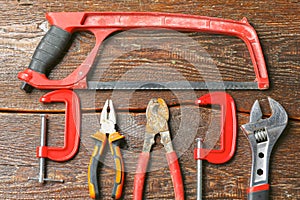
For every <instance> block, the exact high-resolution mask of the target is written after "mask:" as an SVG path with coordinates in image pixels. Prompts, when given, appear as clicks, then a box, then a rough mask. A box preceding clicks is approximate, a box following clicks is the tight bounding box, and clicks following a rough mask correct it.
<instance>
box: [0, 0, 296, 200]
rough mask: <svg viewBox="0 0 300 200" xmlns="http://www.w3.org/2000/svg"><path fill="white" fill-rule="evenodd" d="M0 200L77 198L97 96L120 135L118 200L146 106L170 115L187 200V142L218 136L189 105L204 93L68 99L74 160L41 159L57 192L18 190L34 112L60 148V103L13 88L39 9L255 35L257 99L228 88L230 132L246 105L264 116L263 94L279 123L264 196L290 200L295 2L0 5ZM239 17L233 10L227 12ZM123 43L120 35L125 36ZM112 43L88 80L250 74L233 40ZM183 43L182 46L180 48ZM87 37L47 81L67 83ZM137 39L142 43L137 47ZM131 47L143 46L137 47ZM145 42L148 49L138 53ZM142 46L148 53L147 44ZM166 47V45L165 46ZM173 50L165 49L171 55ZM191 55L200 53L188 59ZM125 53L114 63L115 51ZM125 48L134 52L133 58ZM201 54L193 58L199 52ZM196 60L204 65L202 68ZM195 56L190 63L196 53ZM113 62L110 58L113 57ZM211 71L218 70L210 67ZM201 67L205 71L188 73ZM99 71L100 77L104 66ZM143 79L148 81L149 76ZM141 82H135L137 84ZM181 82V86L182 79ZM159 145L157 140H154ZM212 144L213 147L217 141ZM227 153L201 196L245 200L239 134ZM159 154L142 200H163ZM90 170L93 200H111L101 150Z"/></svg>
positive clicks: (170, 36) (191, 181)
mask: <svg viewBox="0 0 300 200" xmlns="http://www.w3.org/2000/svg"><path fill="white" fill-rule="evenodd" d="M0 3H1V5H2V6H1V8H0V10H1V11H2V12H1V13H3V14H2V15H0V54H1V56H0V63H1V64H2V67H1V68H0V88H1V89H0V122H1V125H2V131H1V133H0V135H1V140H0V157H1V158H2V159H1V160H0V196H1V197H2V198H3V199H67V198H71V199H88V198H89V197H88V187H87V165H88V162H89V159H90V155H91V151H92V148H93V145H94V142H93V141H92V140H91V139H90V135H91V134H93V133H94V132H95V131H96V130H97V129H98V128H99V123H98V117H99V112H100V111H101V109H102V107H103V103H104V101H105V100H106V99H108V98H111V99H113V101H114V103H115V105H116V107H117V111H118V122H119V124H118V125H119V127H120V131H121V133H123V134H124V135H125V136H126V140H125V142H124V144H123V145H122V153H123V155H124V158H125V159H124V160H125V167H126V177H125V178H126V183H125V187H124V195H123V199H132V191H133V180H134V172H135V167H136V162H137V158H138V153H139V152H140V151H141V148H142V143H143V133H144V127H145V115H144V112H145V109H146V106H147V103H148V101H149V99H150V98H153V97H162V98H164V99H165V100H166V101H167V103H168V105H169V106H170V110H171V116H170V117H171V118H170V129H171V134H172V138H173V143H174V148H175V150H176V152H177V154H178V155H179V157H180V158H179V162H180V166H181V170H182V174H183V179H184V185H185V193H186V198H187V199H195V198H196V180H195V176H196V163H195V161H194V159H193V148H194V138H195V137H199V136H202V137H204V136H205V133H206V131H207V130H208V127H209V130H211V132H212V133H217V132H218V126H217V124H218V122H219V121H218V117H219V114H218V111H215V110H211V109H210V107H207V108H198V107H197V106H195V105H194V101H195V99H196V98H198V97H200V96H201V95H203V94H206V93H207V91H196V92H194V91H163V92H162V91H135V92H131V91H98V92H94V91H76V93H78V95H79V97H80V99H81V107H82V112H83V115H82V130H81V144H80V149H79V152H78V154H77V155H76V157H75V158H74V159H72V160H70V161H68V162H62V163H58V162H53V161H48V162H47V172H48V176H49V177H52V178H57V179H64V180H65V183H64V184H56V183H47V184H45V185H40V184H38V183H36V182H33V181H27V177H28V176H30V177H34V176H37V173H38V168H37V167H38V162H37V159H36V157H35V149H36V146H38V145H39V129H40V127H39V124H40V121H39V113H41V112H47V113H49V135H48V144H50V145H54V146H58V145H63V131H64V127H63V124H64V114H63V113H64V109H65V108H64V107H65V106H64V105H63V104H62V103H55V104H49V105H43V104H41V103H39V98H40V97H41V96H42V95H43V94H45V93H46V92H48V91H40V90H34V91H33V92H32V93H31V94H25V93H24V92H22V91H20V90H19V85H20V81H19V80H18V79H17V74H18V72H20V71H22V70H23V69H25V68H26V67H27V66H28V64H29V62H30V58H31V56H32V54H33V52H34V49H35V48H36V46H37V44H38V43H39V41H40V40H41V38H42V37H43V35H45V33H46V32H45V31H46V30H47V24H46V20H45V17H44V15H45V13H46V12H58V11H69V12H71V11H73V12H76V11H146V12H150V11H152V12H171V13H185V14H195V15H205V16H212V17H220V18H226V19H234V20H240V19H242V18H243V17H247V18H248V21H249V22H250V23H251V24H252V25H253V26H254V28H255V29H256V31H257V33H258V36H259V38H260V41H261V45H262V48H263V52H264V56H265V59H266V63H267V67H268V73H269V77H270V81H271V87H270V89H269V90H267V91H228V92H229V93H230V94H231V95H232V96H233V97H234V99H235V102H236V106H237V110H238V111H239V114H238V123H239V125H241V124H243V123H246V122H247V121H248V118H249V115H248V114H247V113H249V112H250V109H251V106H252V104H253V102H254V100H256V99H259V100H261V101H260V103H261V106H262V110H263V113H264V114H265V116H266V117H268V116H269V115H270V114H271V110H270V108H269V105H268V102H267V99H266V97H267V96H270V97H272V98H274V99H275V100H277V101H279V102H280V103H281V104H282V105H283V106H284V107H285V109H286V110H287V112H288V114H289V117H290V122H289V124H288V127H287V129H286V130H285V132H284V134H283V135H282V136H281V137H280V139H279V141H278V142H277V144H276V146H275V148H274V150H273V154H272V158H271V169H270V173H271V176H270V183H271V199H292V200H293V199H299V198H300V193H299V191H300V190H299V182H300V177H299V173H298V171H299V167H298V166H299V164H300V160H299V153H298V151H297V150H298V149H299V148H298V146H297V144H298V141H300V138H299V134H298V133H299V127H300V124H299V119H300V115H299V113H300V112H299V111H300V100H299V91H300V90H299V77H300V70H299V66H300V59H299V55H300V53H299V48H298V46H299V41H300V37H299V36H300V34H299V33H300V28H299V27H300V26H299V25H300V20H299V19H300V17H299V15H298V13H299V10H300V3H299V1H297V0H291V1H283V0H279V1H276V2H264V1H255V2H251V3H247V2H245V1H205V2H202V1H195V0H183V1H161V0H157V1H151V3H150V2H148V1H144V0H139V1H109V0H106V1H101V2H100V3H99V1H94V0H92V1H76V2H74V1H71V0H66V1H63V2H59V3H58V2H57V1H46V0H41V1H31V0H18V1H4V0H0ZM237 11H238V12H237ZM126 34H127V35H126ZM126 34H115V35H114V36H111V37H109V39H108V40H106V42H105V44H104V47H103V49H102V51H101V52H99V54H100V55H99V56H98V57H99V62H98V63H97V68H96V69H95V68H94V69H93V73H92V74H90V78H91V79H92V80H99V79H101V80H106V81H108V80H120V79H122V78H127V79H130V80H135V79H137V80H141V79H144V80H148V79H151V78H154V79H155V80H171V81H173V80H175V79H176V80H179V79H180V78H181V79H182V78H186V79H187V80H203V76H204V75H205V77H207V79H214V78H217V76H216V72H217V73H220V74H221V75H222V78H223V79H224V80H237V81H252V80H253V79H254V78H255V77H254V73H253V69H252V64H251V63H250V59H249V53H248V52H247V49H246V47H245V45H244V44H243V43H242V42H241V40H239V39H236V38H233V37H227V36H217V35H210V34H203V33H184V34H185V35H184V36H185V37H188V38H190V39H191V40H192V41H195V43H193V42H192V43H188V42H187V41H188V40H187V38H185V37H183V36H180V35H178V34H183V33H176V32H162V33H158V32H155V31H150V32H147V34H146V33H145V31H144V32H138V33H137V32H133V33H132V32H131V33H130V34H129V33H127V32H126ZM182 38H184V39H186V40H184V41H185V43H184V44H180V42H181V41H182ZM94 42H95V38H94V37H93V35H91V34H90V33H86V32H80V33H76V34H75V36H74V40H73V43H72V45H71V47H70V49H69V50H68V52H67V55H66V57H65V58H64V59H63V60H62V61H61V63H60V64H59V65H58V66H57V67H55V69H54V70H53V71H52V73H51V76H50V78H51V79H61V78H63V77H65V76H67V75H68V74H70V73H71V72H72V71H73V70H74V69H75V68H76V67H77V66H78V65H79V64H80V63H81V62H82V61H83V60H84V59H85V57H86V56H87V55H88V53H89V51H90V50H91V48H92V47H93V44H94ZM147 42H148V43H147ZM141 43H143V44H144V46H146V47H149V46H150V47H152V46H153V47H157V46H158V47H159V48H157V49H156V48H146V49H141V50H139V48H141V47H143V46H141ZM145 44H147V45H148V46H147V45H145ZM151 45H152V46H151ZM172 45H173V46H172ZM174 46H175V47H176V48H175V50H173V51H168V50H169V49H170V48H171V47H174ZM199 46H200V47H201V48H203V49H202V50H203V51H199ZM122 48H123V49H124V48H125V50H126V49H127V50H131V51H129V52H127V51H125V53H122V54H121V55H119V54H120V53H121V52H122V51H121V50H122ZM132 49H133V50H132ZM203 52H204V53H203ZM205 52H207V53H208V54H209V56H210V57H211V58H212V59H213V61H210V60H209V59H207V58H208V57H207V56H206V54H205ZM199 53H200V54H201V55H200V58H199V59H197V56H196V55H198V54H199ZM117 55H118V56H117ZM214 64H215V65H217V67H218V69H217V70H216V69H215V68H214ZM199 65H200V66H202V68H201V69H202V70H205V74H204V75H203V74H202V75H201V73H199V70H197V69H198V68H196V67H195V66H199ZM106 66H109V70H108V71H106V72H105V73H103V74H100V75H101V76H100V75H99V73H102V72H103V67H106ZM149 74H151V76H149ZM140 78H141V79H140ZM184 80H185V79H184ZM157 141H159V138H157ZM217 144H218V142H217ZM237 144H238V146H237V152H236V154H235V156H234V158H233V159H232V160H231V161H230V162H228V163H226V164H224V165H213V164H210V163H207V162H204V174H205V176H204V177H203V178H204V188H203V190H204V196H205V199H246V189H247V187H248V181H249V177H250V167H251V151H250V147H249V143H248V141H247V140H246V137H245V136H244V135H243V133H242V132H241V131H240V130H239V136H238V143H237ZM161 148H162V145H155V146H154V148H153V150H154V153H153V155H152V161H153V162H152V164H151V167H150V168H149V170H150V173H148V176H147V180H146V185H145V188H146V189H145V198H146V199H173V198H174V192H173V185H172V181H171V178H170V176H169V169H168V167H167V165H166V162H165V158H164V152H163V149H161ZM106 153H107V154H106V157H105V161H107V162H105V163H104V164H102V166H101V170H100V178H101V181H100V185H101V193H102V199H111V198H110V193H111V189H112V185H113V176H114V170H113V168H112V165H113V162H112V158H111V156H110V154H109V151H108V152H106Z"/></svg>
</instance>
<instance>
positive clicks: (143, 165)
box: [133, 151, 184, 200]
mask: <svg viewBox="0 0 300 200" xmlns="http://www.w3.org/2000/svg"><path fill="white" fill-rule="evenodd" d="M166 158H167V161H168V165H169V169H170V173H171V178H172V182H173V186H174V192H175V199H176V200H181V199H184V189H183V182H182V177H181V172H180V167H179V163H178V158H177V155H176V152H175V151H173V152H170V153H167V154H166ZM149 160H150V152H142V153H141V154H140V157H139V161H138V165H137V169H136V174H135V177H134V188H133V199H134V200H141V199H143V189H144V182H145V176H146V171H147V166H148V162H149Z"/></svg>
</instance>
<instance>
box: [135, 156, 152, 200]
mask: <svg viewBox="0 0 300 200" xmlns="http://www.w3.org/2000/svg"><path fill="white" fill-rule="evenodd" d="M149 159H150V153H149V152H142V153H141V154H140V157H139V160H138V164H137V168H136V173H135V176H134V183H133V199H134V200H142V199H143V188H144V182H145V176H146V171H147V167H148V162H149Z"/></svg>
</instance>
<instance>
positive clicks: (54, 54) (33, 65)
mask: <svg viewBox="0 0 300 200" xmlns="http://www.w3.org/2000/svg"><path fill="white" fill-rule="evenodd" d="M70 40H71V33H69V32H67V31H65V30H63V29H61V28H59V27H57V26H51V28H50V29H49V31H48V32H47V34H46V35H45V36H44V37H43V38H42V40H41V41H40V43H39V45H38V46H37V48H36V49H35V52H34V54H33V56H32V59H31V62H30V64H29V66H28V68H29V69H31V70H34V71H36V72H39V73H41V74H45V75H46V76H48V75H49V73H50V71H51V70H52V69H53V67H54V66H55V65H56V64H57V63H58V61H59V60H60V59H61V58H62V55H63V54H64V51H65V50H66V48H67V47H68V45H69V41H70ZM21 89H22V90H24V91H25V92H27V93H29V92H31V90H32V86H31V85H29V84H27V83H25V82H24V83H22V85H21Z"/></svg>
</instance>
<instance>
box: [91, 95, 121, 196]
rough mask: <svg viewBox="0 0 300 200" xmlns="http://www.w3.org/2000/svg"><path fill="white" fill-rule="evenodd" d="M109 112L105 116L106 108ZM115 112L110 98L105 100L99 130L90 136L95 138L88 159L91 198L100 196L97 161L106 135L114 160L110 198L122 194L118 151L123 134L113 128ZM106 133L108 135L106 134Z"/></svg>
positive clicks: (105, 140)
mask: <svg viewBox="0 0 300 200" xmlns="http://www.w3.org/2000/svg"><path fill="white" fill-rule="evenodd" d="M108 105H109V109H110V112H109V114H108V117H107V109H108ZM115 125H116V114H115V110H114V106H113V103H112V100H106V102H105V104H104V107H103V110H102V112H101V116H100V127H101V128H100V131H97V132H96V133H95V134H94V135H92V138H93V139H95V147H94V151H93V154H92V157H91V159H90V163H89V170H88V185H89V191H90V197H91V198H94V199H95V198H96V199H99V198H100V192H99V187H98V174H97V171H98V170H97V168H98V163H99V161H100V160H101V156H102V153H103V150H104V148H105V145H106V142H107V137H108V142H109V147H110V150H111V153H112V155H113V158H114V161H115V170H116V172H115V183H114V187H113V191H112V198H115V199H119V198H120V197H121V195H122V189H123V183H124V163H123V159H122V155H121V151H120V146H119V145H120V142H121V140H122V139H123V138H124V136H123V135H121V134H120V133H118V132H117V131H116V129H115ZM107 135H108V136H107Z"/></svg>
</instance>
